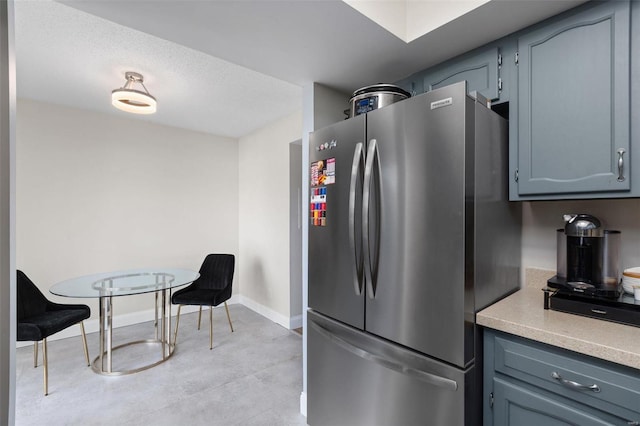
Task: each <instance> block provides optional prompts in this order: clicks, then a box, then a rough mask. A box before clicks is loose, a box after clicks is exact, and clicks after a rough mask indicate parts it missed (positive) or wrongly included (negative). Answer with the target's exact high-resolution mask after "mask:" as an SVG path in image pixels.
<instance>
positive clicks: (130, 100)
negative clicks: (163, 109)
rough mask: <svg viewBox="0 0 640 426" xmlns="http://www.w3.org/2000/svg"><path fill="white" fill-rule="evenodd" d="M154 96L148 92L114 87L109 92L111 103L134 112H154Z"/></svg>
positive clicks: (123, 109)
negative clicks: (114, 88)
mask: <svg viewBox="0 0 640 426" xmlns="http://www.w3.org/2000/svg"><path fill="white" fill-rule="evenodd" d="M156 104H157V103H156V98H154V97H153V96H151V95H150V94H148V93H145V92H141V91H139V90H133V89H125V88H122V89H116V90H114V91H112V92H111V105H113V106H114V107H116V108H118V109H120V110H122V111H126V112H131V113H134V114H153V113H154V112H156Z"/></svg>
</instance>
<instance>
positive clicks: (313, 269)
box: [306, 82, 521, 426]
mask: <svg viewBox="0 0 640 426" xmlns="http://www.w3.org/2000/svg"><path fill="white" fill-rule="evenodd" d="M309 152H310V181H311V182H310V183H311V187H310V200H309V202H310V218H309V220H310V226H309V312H308V330H306V331H307V332H308V347H307V348H308V350H307V354H308V355H307V357H308V358H307V359H308V370H307V371H308V388H307V391H308V393H307V401H308V402H307V415H308V417H307V421H308V423H309V424H310V425H312V426H318V425H332V426H336V425H367V426H371V425H445V426H454V425H475V424H481V420H482V415H481V414H482V413H481V398H482V396H481V389H482V387H481V378H482V376H481V372H482V364H481V361H480V360H481V353H482V350H481V338H480V333H479V330H478V328H477V326H476V325H475V314H476V312H477V311H478V310H480V309H482V308H484V307H485V306H487V305H489V304H491V303H492V302H494V301H495V300H498V299H499V298H501V297H502V296H504V295H506V294H508V293H510V292H512V291H513V290H515V289H516V288H517V287H518V283H519V271H520V228H521V226H520V221H521V211H520V208H519V205H518V204H516V203H509V202H508V194H507V170H508V167H507V162H508V154H507V122H506V121H505V120H504V119H503V118H501V117H500V116H498V115H497V114H496V113H494V112H493V111H491V110H490V109H488V108H487V107H486V104H485V101H483V100H479V99H476V98H474V97H472V96H469V95H467V90H466V83H465V82H462V83H458V84H454V85H451V86H448V87H444V88H441V89H437V90H434V91H432V92H429V93H425V94H422V95H419V96H415V97H413V98H410V99H407V100H404V101H401V102H398V103H395V104H393V105H390V106H387V107H384V108H381V109H378V110H375V111H372V112H369V113H367V114H364V115H359V116H356V117H354V118H350V119H348V120H345V121H343V122H340V123H336V124H334V125H332V126H329V127H326V128H323V129H320V130H318V131H316V132H314V133H313V134H312V136H311V138H310V148H309Z"/></svg>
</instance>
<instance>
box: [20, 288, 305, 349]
mask: <svg viewBox="0 0 640 426" xmlns="http://www.w3.org/2000/svg"><path fill="white" fill-rule="evenodd" d="M227 304H229V305H233V304H241V305H244V306H246V307H247V308H249V309H251V310H252V311H254V312H256V313H257V314H260V315H262V316H263V317H265V318H267V319H269V320H271V321H273V322H275V323H276V324H279V325H281V326H282V327H284V328H286V329H289V330H293V329H294V328H300V327H302V315H296V316H294V317H290V318H289V317H287V316H285V315H282V314H280V313H278V312H276V311H274V310H273V309H271V308H268V307H266V306H264V305H262V304H260V303H257V302H255V301H254V300H252V299H249V298H248V297H245V296H242V295H235V294H234V295H233V296H231V299H229V300H228V301H227ZM197 311H198V307H197V306H188V305H185V306H183V307H182V310H181V312H182V313H184V314H188V313H191V312H197ZM171 314H172V315H173V316H175V315H176V314H177V309H175V308H172V309H171ZM154 316H155V309H147V310H145V311H138V312H132V313H129V314H123V315H116V316H114V317H113V328H119V327H126V326H128V325H134V324H140V323H142V322H147V321H153V320H154ZM84 328H85V331H86V332H87V333H95V332H97V331H99V329H100V325H99V321H98V319H97V318H96V319H90V320H88V321H85V322H84ZM79 335H80V327H75V326H74V327H69V328H67V329H65V330H62V331H60V332H59V333H56V334H54V335H53V336H51V337H49V338H48V339H47V341H54V340H60V339H66V338H68V337H75V336H79ZM30 345H33V342H16V348H21V347H24V346H30Z"/></svg>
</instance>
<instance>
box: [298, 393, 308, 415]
mask: <svg viewBox="0 0 640 426" xmlns="http://www.w3.org/2000/svg"><path fill="white" fill-rule="evenodd" d="M300 414H302V415H303V416H305V417H307V393H306V392H301V393H300Z"/></svg>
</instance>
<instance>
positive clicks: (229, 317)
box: [224, 302, 233, 333]
mask: <svg viewBox="0 0 640 426" xmlns="http://www.w3.org/2000/svg"><path fill="white" fill-rule="evenodd" d="M224 308H225V309H226V310H227V319H228V320H229V327H231V332H232V333H233V324H231V316H230V315H229V307H228V306H227V302H224Z"/></svg>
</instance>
